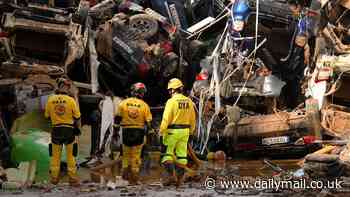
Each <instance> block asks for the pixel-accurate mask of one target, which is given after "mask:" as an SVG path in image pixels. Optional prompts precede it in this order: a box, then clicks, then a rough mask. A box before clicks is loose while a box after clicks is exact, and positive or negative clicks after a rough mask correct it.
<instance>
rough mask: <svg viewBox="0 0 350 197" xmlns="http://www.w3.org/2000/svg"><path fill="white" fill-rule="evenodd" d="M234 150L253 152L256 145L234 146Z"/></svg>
mask: <svg viewBox="0 0 350 197" xmlns="http://www.w3.org/2000/svg"><path fill="white" fill-rule="evenodd" d="M236 149H238V150H254V149H256V144H248V143H247V144H238V145H237V146H236Z"/></svg>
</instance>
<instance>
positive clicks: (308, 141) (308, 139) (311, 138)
mask: <svg viewBox="0 0 350 197" xmlns="http://www.w3.org/2000/svg"><path fill="white" fill-rule="evenodd" d="M303 140H304V143H305V144H312V143H314V142H315V140H316V136H312V135H308V136H304V137H303Z"/></svg>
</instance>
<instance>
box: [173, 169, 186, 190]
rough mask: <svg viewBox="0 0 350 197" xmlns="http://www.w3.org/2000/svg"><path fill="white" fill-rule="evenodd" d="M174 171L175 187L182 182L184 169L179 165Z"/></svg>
mask: <svg viewBox="0 0 350 197" xmlns="http://www.w3.org/2000/svg"><path fill="white" fill-rule="evenodd" d="M175 172H176V187H177V188H179V187H180V186H181V185H182V184H183V182H184V177H185V169H184V168H182V167H180V166H176V167H175Z"/></svg>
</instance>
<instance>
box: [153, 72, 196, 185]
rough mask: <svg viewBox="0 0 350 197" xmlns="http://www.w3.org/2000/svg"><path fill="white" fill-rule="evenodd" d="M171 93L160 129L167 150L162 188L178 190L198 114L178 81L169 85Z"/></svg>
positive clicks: (174, 79) (164, 157)
mask: <svg viewBox="0 0 350 197" xmlns="http://www.w3.org/2000/svg"><path fill="white" fill-rule="evenodd" d="M168 91H169V94H170V95H171V98H170V99H169V100H168V101H167V103H166V105H165V109H164V113H163V119H162V123H161V125H160V134H161V136H162V140H163V145H164V146H165V147H166V151H165V154H164V156H163V158H162V164H163V167H164V168H165V169H166V172H167V175H166V176H165V177H164V178H165V179H164V181H163V184H164V185H170V184H172V183H174V182H176V186H179V185H180V184H181V183H182V181H183V176H184V173H185V166H186V165H187V143H188V139H189V136H190V135H192V134H193V131H194V130H195V125H196V114H195V109H194V104H193V102H192V100H191V99H190V98H188V97H186V96H184V95H183V94H182V92H183V84H182V82H181V81H180V80H179V79H177V78H173V79H171V80H170V81H169V83H168ZM175 175H176V176H175Z"/></svg>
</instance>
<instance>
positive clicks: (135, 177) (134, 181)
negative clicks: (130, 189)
mask: <svg viewBox="0 0 350 197" xmlns="http://www.w3.org/2000/svg"><path fill="white" fill-rule="evenodd" d="M139 180H140V177H139V173H136V172H131V173H130V181H129V183H130V185H140V184H141V183H140V181H139Z"/></svg>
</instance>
